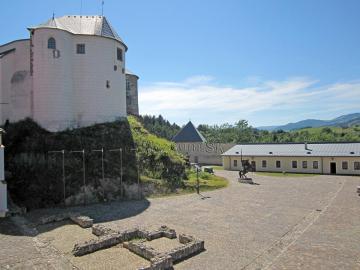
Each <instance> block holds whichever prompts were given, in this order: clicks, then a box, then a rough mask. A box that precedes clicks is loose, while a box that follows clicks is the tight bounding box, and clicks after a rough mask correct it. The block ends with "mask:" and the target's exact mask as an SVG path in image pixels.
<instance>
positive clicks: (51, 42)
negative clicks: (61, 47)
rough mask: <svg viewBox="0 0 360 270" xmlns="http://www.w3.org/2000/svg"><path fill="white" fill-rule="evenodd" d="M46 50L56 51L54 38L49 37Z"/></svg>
mask: <svg viewBox="0 0 360 270" xmlns="http://www.w3.org/2000/svg"><path fill="white" fill-rule="evenodd" d="M48 49H53V50H55V49H56V40H55V38H53V37H51V38H49V39H48Z"/></svg>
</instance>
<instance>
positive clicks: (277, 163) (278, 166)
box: [276, 160, 281, 168]
mask: <svg viewBox="0 0 360 270" xmlns="http://www.w3.org/2000/svg"><path fill="white" fill-rule="evenodd" d="M276 168H281V161H280V160H277V161H276Z"/></svg>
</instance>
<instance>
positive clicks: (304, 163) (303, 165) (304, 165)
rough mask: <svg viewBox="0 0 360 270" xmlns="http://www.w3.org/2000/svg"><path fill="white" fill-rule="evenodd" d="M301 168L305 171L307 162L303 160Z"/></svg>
mask: <svg viewBox="0 0 360 270" xmlns="http://www.w3.org/2000/svg"><path fill="white" fill-rule="evenodd" d="M302 167H303V169H307V161H306V160H304V161H303V162H302Z"/></svg>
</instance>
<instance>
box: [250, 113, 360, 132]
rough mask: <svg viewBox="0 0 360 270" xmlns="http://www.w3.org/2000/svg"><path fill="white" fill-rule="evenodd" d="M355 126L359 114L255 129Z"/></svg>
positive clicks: (359, 119) (359, 120)
mask: <svg viewBox="0 0 360 270" xmlns="http://www.w3.org/2000/svg"><path fill="white" fill-rule="evenodd" d="M356 124H360V113H352V114H347V115H342V116H339V117H337V118H334V119H331V120H317V119H307V120H302V121H299V122H296V123H289V124H286V125H283V126H263V127H257V129H261V130H268V131H274V130H284V131H290V130H295V129H300V128H306V127H323V126H336V127H338V126H352V125H356Z"/></svg>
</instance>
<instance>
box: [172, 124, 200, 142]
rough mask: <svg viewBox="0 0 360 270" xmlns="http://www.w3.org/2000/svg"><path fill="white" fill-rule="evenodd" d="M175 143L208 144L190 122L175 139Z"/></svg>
mask: <svg viewBox="0 0 360 270" xmlns="http://www.w3.org/2000/svg"><path fill="white" fill-rule="evenodd" d="M173 141H174V142H206V139H205V138H204V136H203V135H201V133H200V132H199V131H198V130H197V129H196V127H195V126H194V124H193V123H191V121H189V123H187V124H186V125H185V126H184V127H183V128H182V129H181V130H180V131H179V132H178V133H177V134H176V135H175V136H174V138H173Z"/></svg>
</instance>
